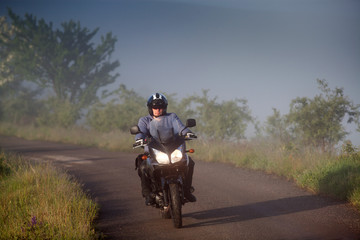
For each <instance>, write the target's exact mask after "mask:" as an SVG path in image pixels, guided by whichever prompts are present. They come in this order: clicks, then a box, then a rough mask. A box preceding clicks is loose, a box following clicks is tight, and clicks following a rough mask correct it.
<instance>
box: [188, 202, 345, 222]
mask: <svg viewBox="0 0 360 240" xmlns="http://www.w3.org/2000/svg"><path fill="white" fill-rule="evenodd" d="M337 204H340V203H339V202H335V201H331V200H324V199H322V198H321V197H319V196H311V195H309V196H298V197H291V198H283V199H277V200H271V201H266V202H259V203H253V204H248V205H241V206H233V207H225V208H217V209H211V210H206V211H201V212H193V213H188V214H184V215H183V217H189V218H194V219H197V220H200V221H201V222H199V223H195V224H191V225H187V226H184V227H185V228H192V227H200V226H209V225H218V224H226V223H231V222H241V221H246V220H252V219H257V218H265V217H274V216H279V215H284V214H290V213H296V212H302V211H307V210H314V209H320V208H324V207H327V206H331V205H337Z"/></svg>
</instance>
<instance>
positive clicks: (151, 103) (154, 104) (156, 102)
mask: <svg viewBox="0 0 360 240" xmlns="http://www.w3.org/2000/svg"><path fill="white" fill-rule="evenodd" d="M167 106H168V101H167V99H166V97H165V96H164V95H162V94H161V93H155V94H153V95H151V96H150V97H149V100H148V101H147V107H148V110H149V114H150V115H151V116H153V111H152V109H153V108H161V109H164V112H163V114H166V110H167Z"/></svg>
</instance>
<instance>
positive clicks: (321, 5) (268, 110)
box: [0, 0, 360, 145]
mask: <svg viewBox="0 0 360 240" xmlns="http://www.w3.org/2000/svg"><path fill="white" fill-rule="evenodd" d="M6 7H10V8H11V9H12V10H13V11H14V12H15V13H16V14H18V15H20V16H22V17H23V16H24V14H25V13H31V14H33V15H34V16H36V17H37V18H38V19H40V18H44V19H45V21H46V22H49V21H51V22H53V24H54V29H55V28H58V27H59V26H60V23H61V22H64V21H69V20H71V19H72V20H75V21H80V23H81V26H82V27H87V28H89V29H90V30H93V29H95V28H96V27H100V30H99V32H98V34H97V35H96V37H97V38H98V39H99V37H100V36H101V35H105V34H106V33H107V32H110V31H111V32H112V33H113V35H115V36H117V39H118V41H117V43H116V49H115V53H114V54H113V56H112V59H113V60H115V59H118V60H119V61H120V67H119V68H118V69H117V72H119V73H120V77H119V78H118V80H117V83H116V84H115V85H114V86H113V88H117V87H118V86H119V84H120V83H123V84H125V85H126V86H127V87H128V88H129V89H134V90H135V91H136V92H138V93H140V94H141V95H142V96H144V97H147V96H149V95H151V94H152V93H153V92H165V93H176V94H177V97H178V98H182V97H186V96H190V95H192V94H196V95H200V94H201V92H202V89H209V90H210V91H209V95H210V96H211V97H215V96H217V97H218V99H219V101H221V100H232V99H235V98H242V99H247V100H248V106H249V108H250V109H251V112H252V115H253V116H254V117H256V118H257V119H258V120H259V121H260V122H264V121H265V120H266V118H267V117H268V116H270V115H272V113H273V112H272V108H277V109H278V110H280V113H281V114H282V115H283V114H286V113H288V111H289V104H290V102H291V100H293V99H295V98H296V97H309V98H312V97H314V96H315V95H316V94H319V93H320V91H319V89H318V84H317V82H316V79H326V81H327V82H328V84H329V87H330V88H331V89H334V88H335V87H343V88H344V94H345V96H349V98H350V99H351V100H352V101H354V103H355V104H360V94H359V92H360V79H359V77H360V27H359V24H360V1H357V0H341V1H338V0H283V1H280V0H276V1H273V0H249V1H242V0H239V1H235V0H223V1H220V0H219V1H215V0H173V1H170V0H168V1H165V0H163V1H153V0H147V1H138V0H129V1H125V0H124V1H123V0H118V1H116V0H97V1H95V0H87V1H85V0H73V1H68V0H65V1H64V0H61V1H58V0H52V1H46V0H42V1H39V0H31V1H26V0H21V1H20V0H2V1H1V3H0V15H1V16H4V15H7V9H6ZM144 107H145V103H144ZM355 129H356V127H355V126H354V125H349V126H348V128H347V130H348V131H352V134H351V135H349V136H348V138H349V139H350V140H351V141H352V142H353V144H355V145H360V134H359V133H358V132H356V130H355ZM252 134H253V133H252V130H251V129H249V131H248V134H247V137H251V135H252Z"/></svg>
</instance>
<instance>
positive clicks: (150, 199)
mask: <svg viewBox="0 0 360 240" xmlns="http://www.w3.org/2000/svg"><path fill="white" fill-rule="evenodd" d="M154 203H155V199H154V198H153V196H151V194H149V195H147V196H146V197H145V205H146V206H151V205H153V204H154Z"/></svg>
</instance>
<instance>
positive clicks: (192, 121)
mask: <svg viewBox="0 0 360 240" xmlns="http://www.w3.org/2000/svg"><path fill="white" fill-rule="evenodd" d="M195 126H196V120H195V119H192V118H189V119H187V120H186V127H195Z"/></svg>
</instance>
